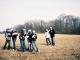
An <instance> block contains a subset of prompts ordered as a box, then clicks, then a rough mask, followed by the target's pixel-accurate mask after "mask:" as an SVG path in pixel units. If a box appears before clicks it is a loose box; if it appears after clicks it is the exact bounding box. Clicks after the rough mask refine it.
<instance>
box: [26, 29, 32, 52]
mask: <svg viewBox="0 0 80 60" xmlns="http://www.w3.org/2000/svg"><path fill="white" fill-rule="evenodd" d="M32 36H33V33H32V30H31V29H29V30H28V33H27V40H28V50H30V51H31V50H32V49H31V45H32Z"/></svg>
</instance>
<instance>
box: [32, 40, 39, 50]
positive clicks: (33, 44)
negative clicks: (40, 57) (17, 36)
mask: <svg viewBox="0 0 80 60" xmlns="http://www.w3.org/2000/svg"><path fill="white" fill-rule="evenodd" d="M32 49H33V51H38V47H37V45H36V42H35V41H32Z"/></svg>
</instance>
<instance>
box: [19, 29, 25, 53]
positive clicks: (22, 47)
mask: <svg viewBox="0 0 80 60" xmlns="http://www.w3.org/2000/svg"><path fill="white" fill-rule="evenodd" d="M25 36H26V35H25V34H24V32H23V30H21V32H20V34H19V39H20V50H21V51H23V52H24V51H25V49H26V48H25V42H24V41H25Z"/></svg>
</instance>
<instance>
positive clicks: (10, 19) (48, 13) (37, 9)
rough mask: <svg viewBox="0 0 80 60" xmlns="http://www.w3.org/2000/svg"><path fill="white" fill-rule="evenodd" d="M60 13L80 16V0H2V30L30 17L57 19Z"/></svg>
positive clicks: (0, 18) (0, 17)
mask: <svg viewBox="0 0 80 60" xmlns="http://www.w3.org/2000/svg"><path fill="white" fill-rule="evenodd" d="M60 14H70V15H75V16H80V0H0V30H3V29H4V28H5V27H11V26H14V25H16V24H23V23H24V22H25V21H26V20H30V19H34V20H35V19H43V20H45V21H47V20H52V19H56V18H57V16H59V15H60Z"/></svg>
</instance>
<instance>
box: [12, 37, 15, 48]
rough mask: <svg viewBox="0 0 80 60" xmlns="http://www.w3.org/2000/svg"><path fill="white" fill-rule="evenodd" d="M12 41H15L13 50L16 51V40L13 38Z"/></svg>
mask: <svg viewBox="0 0 80 60" xmlns="http://www.w3.org/2000/svg"><path fill="white" fill-rule="evenodd" d="M12 41H13V49H16V44H15V42H16V38H13V39H12Z"/></svg>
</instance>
